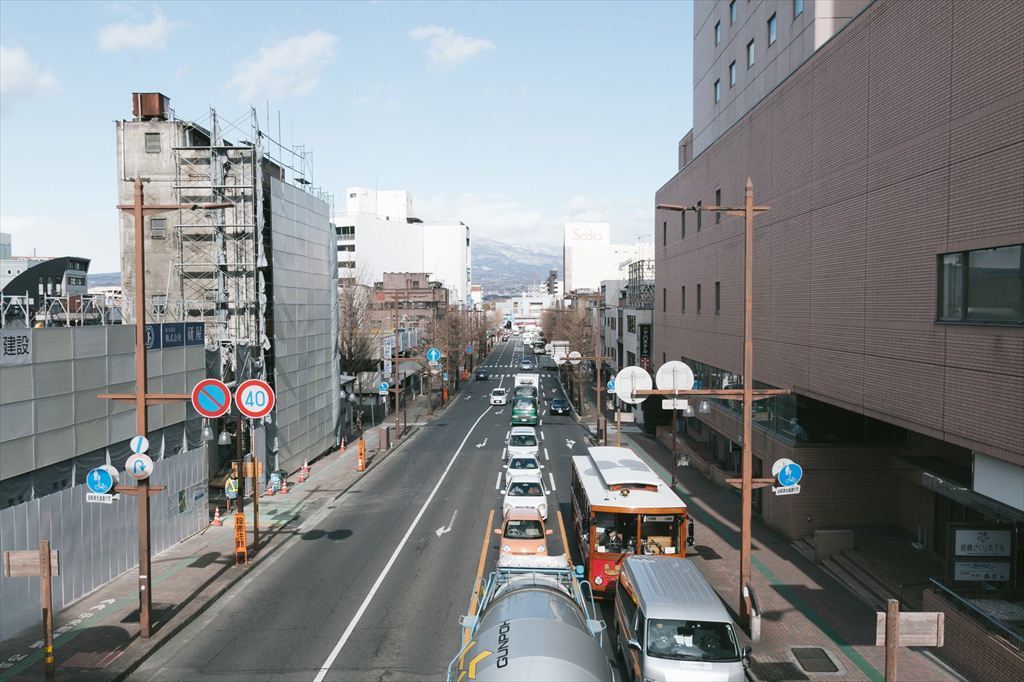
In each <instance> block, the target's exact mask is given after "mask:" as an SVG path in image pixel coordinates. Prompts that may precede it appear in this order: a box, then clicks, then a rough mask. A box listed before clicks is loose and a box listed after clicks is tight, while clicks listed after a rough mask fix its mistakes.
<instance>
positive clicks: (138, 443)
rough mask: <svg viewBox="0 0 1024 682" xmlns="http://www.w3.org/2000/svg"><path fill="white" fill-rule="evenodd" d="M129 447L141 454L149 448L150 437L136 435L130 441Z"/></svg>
mask: <svg viewBox="0 0 1024 682" xmlns="http://www.w3.org/2000/svg"><path fill="white" fill-rule="evenodd" d="M129 447H130V448H131V449H132V452H134V453H135V454H137V455H141V454H142V453H144V452H147V451H148V450H149V439H148V438H146V437H145V436H135V437H134V438H132V439H131V441H130V442H129Z"/></svg>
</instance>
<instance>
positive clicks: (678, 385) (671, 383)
mask: <svg viewBox="0 0 1024 682" xmlns="http://www.w3.org/2000/svg"><path fill="white" fill-rule="evenodd" d="M654 380H655V381H656V382H657V384H658V388H659V389H661V390H662V391H689V390H690V389H691V388H693V370H692V369H690V366H689V365H687V364H686V363H685V362H679V361H678V360H669V361H668V362H666V363H665V364H664V365H662V366H661V367H659V368H658V373H657V374H656V375H655V377H654Z"/></svg>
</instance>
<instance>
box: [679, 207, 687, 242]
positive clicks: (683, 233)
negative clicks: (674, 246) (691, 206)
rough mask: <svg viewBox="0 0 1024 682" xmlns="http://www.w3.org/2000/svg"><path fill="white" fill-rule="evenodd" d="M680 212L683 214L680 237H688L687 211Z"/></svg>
mask: <svg viewBox="0 0 1024 682" xmlns="http://www.w3.org/2000/svg"><path fill="white" fill-rule="evenodd" d="M679 213H680V215H682V216H683V221H682V227H681V228H680V230H679V238H680V239H686V211H680V212H679Z"/></svg>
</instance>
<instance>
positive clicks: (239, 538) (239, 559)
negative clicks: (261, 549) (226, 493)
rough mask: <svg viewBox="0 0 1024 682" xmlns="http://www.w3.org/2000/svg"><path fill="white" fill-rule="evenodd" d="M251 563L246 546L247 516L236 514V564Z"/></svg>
mask: <svg viewBox="0 0 1024 682" xmlns="http://www.w3.org/2000/svg"><path fill="white" fill-rule="evenodd" d="M247 563H249V550H248V548H247V547H246V546H245V514H244V513H242V512H236V513H235V564H236V565H237V564H247Z"/></svg>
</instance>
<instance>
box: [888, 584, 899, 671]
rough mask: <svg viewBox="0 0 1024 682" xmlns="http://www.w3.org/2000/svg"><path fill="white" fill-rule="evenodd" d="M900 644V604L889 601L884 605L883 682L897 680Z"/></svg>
mask: <svg viewBox="0 0 1024 682" xmlns="http://www.w3.org/2000/svg"><path fill="white" fill-rule="evenodd" d="M899 643H900V602H899V600H898V599H889V600H887V601H886V603H885V682H896V680H897V679H898V673H897V669H898V667H899V666H898V665H897V654H898V650H899Z"/></svg>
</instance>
